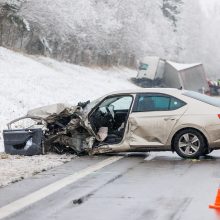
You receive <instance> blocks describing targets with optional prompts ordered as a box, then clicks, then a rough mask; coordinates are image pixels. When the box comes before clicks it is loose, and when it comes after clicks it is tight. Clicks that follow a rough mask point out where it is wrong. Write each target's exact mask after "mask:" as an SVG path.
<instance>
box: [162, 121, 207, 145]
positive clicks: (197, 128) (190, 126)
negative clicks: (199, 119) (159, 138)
mask: <svg viewBox="0 0 220 220" xmlns="http://www.w3.org/2000/svg"><path fill="white" fill-rule="evenodd" d="M186 128H194V129H196V130H198V131H200V132H201V133H202V134H203V135H204V136H205V138H206V140H207V141H208V143H210V140H211V139H210V136H209V134H208V133H207V131H206V130H205V129H204V128H203V127H201V126H199V125H196V124H190V123H187V124H180V125H179V126H177V127H175V128H174V129H173V130H172V132H171V133H170V135H169V138H168V140H167V143H166V145H169V146H171V145H172V139H173V137H174V136H175V134H176V133H177V132H178V131H180V130H182V129H186ZM171 147H172V146H171Z"/></svg>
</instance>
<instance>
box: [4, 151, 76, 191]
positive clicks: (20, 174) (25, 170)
mask: <svg viewBox="0 0 220 220" xmlns="http://www.w3.org/2000/svg"><path fill="white" fill-rule="evenodd" d="M74 157H76V156H75V155H65V154H64V155H57V154H48V155H38V156H32V157H25V156H17V155H16V156H12V155H7V154H5V153H0V188H1V187H3V186H6V185H8V184H9V183H14V182H17V181H20V180H22V179H25V178H28V177H30V176H33V175H35V174H37V173H39V172H43V171H46V170H48V169H51V168H54V167H56V166H59V165H62V164H63V163H66V162H68V161H70V160H71V159H73V158H74Z"/></svg>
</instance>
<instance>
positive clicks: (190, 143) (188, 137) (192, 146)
mask: <svg viewBox="0 0 220 220" xmlns="http://www.w3.org/2000/svg"><path fill="white" fill-rule="evenodd" d="M178 147H179V149H180V151H181V152H182V153H183V154H185V155H186V156H191V155H194V154H196V153H197V152H198V150H199V148H200V140H199V138H198V137H197V135H195V134H191V133H185V134H183V135H182V136H181V137H180V139H179V142H178Z"/></svg>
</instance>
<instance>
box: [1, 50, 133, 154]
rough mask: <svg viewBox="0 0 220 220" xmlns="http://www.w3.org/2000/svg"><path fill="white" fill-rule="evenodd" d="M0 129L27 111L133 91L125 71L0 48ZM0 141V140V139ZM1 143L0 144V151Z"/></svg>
mask: <svg viewBox="0 0 220 220" xmlns="http://www.w3.org/2000/svg"><path fill="white" fill-rule="evenodd" d="M0 67H1V68H0V84H1V86H0V100H1V102H0V109H1V114H0V121H1V129H0V130H2V129H4V128H5V127H6V123H7V122H9V121H10V120H12V119H15V118H18V117H20V116H23V115H25V114H26V112H27V110H29V109H32V108H35V107H38V106H43V105H48V104H53V103H59V102H64V103H66V102H67V103H70V104H72V105H75V104H77V103H78V102H79V101H87V100H92V99H95V98H98V97H99V96H102V95H104V94H106V93H108V92H112V91H114V90H123V89H130V88H135V87H136V86H135V85H133V84H132V83H131V82H130V81H129V78H130V77H134V76H135V75H136V71H135V70H131V69H126V68H111V69H108V70H104V69H101V68H86V67H82V66H78V65H73V64H68V63H65V62H58V61H55V60H53V59H49V58H45V57H40V56H25V55H22V54H19V53H16V52H13V51H10V50H8V49H5V48H2V47H0ZM1 140H2V139H1ZM2 146H3V143H2V144H1V145H0V151H2V150H3V148H2Z"/></svg>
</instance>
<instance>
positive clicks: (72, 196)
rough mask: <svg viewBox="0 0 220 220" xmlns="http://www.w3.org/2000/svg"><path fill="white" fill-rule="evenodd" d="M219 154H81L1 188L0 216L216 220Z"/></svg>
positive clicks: (34, 219)
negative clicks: (193, 156)
mask: <svg viewBox="0 0 220 220" xmlns="http://www.w3.org/2000/svg"><path fill="white" fill-rule="evenodd" d="M219 184H220V152H218V151H215V152H213V153H212V154H211V155H210V156H209V157H206V158H201V159H200V160H183V159H181V158H179V157H178V156H177V155H176V154H172V153H163V152H158V153H150V154H144V153H140V154H132V153H130V154H125V155H119V156H118V155H116V156H115V155H114V156H95V157H89V156H86V157H80V158H77V159H74V160H73V161H71V162H69V163H67V164H64V165H63V166H60V167H57V168H55V169H53V170H50V171H46V172H43V173H41V174H38V175H35V176H34V177H32V178H29V179H26V180H23V181H21V182H17V183H14V184H11V185H10V186H8V187H5V188H1V189H0V219H10V220H12V219H16V220H39V219H40V220H46V219H47V220H48V219H59V220H67V219H77V220H113V219H114V220H117V219H118V220H123V219H126V220H141V219H146V220H148V219H149V220H160V219H161V220H191V219H192V220H203V219H204V220H215V219H220V212H218V211H216V210H214V209H209V208H208V205H209V204H211V203H214V201H215V196H216V193H217V189H218V187H219Z"/></svg>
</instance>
